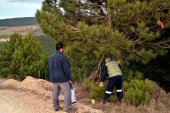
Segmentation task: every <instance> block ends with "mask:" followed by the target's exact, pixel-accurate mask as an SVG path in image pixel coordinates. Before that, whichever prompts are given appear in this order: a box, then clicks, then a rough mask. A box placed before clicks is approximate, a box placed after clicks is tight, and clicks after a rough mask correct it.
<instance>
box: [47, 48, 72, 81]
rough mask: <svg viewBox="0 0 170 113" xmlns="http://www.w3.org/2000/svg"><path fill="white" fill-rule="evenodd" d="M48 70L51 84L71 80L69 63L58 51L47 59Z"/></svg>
mask: <svg viewBox="0 0 170 113" xmlns="http://www.w3.org/2000/svg"><path fill="white" fill-rule="evenodd" d="M48 69H49V74H50V79H51V82H52V83H63V82H68V81H70V80H71V73H70V63H69V61H68V59H67V58H66V56H64V54H63V53H61V52H59V51H57V52H56V53H55V54H54V55H52V56H51V57H50V58H49V60H48Z"/></svg>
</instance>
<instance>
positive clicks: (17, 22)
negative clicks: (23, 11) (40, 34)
mask: <svg viewBox="0 0 170 113" xmlns="http://www.w3.org/2000/svg"><path fill="white" fill-rule="evenodd" d="M34 24H37V20H36V18H35V17H23V18H10V19H1V20H0V26H25V25H34Z"/></svg>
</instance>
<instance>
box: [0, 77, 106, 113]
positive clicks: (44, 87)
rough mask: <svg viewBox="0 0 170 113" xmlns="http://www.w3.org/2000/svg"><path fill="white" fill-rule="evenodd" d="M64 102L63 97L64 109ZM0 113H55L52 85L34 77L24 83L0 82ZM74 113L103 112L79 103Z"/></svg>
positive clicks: (11, 80)
mask: <svg viewBox="0 0 170 113" xmlns="http://www.w3.org/2000/svg"><path fill="white" fill-rule="evenodd" d="M63 101H64V100H63V96H62V95H61V96H60V102H61V106H62V107H63ZM0 113H54V111H53V108H52V99H51V83H49V82H47V81H45V80H42V79H35V78H32V77H27V78H26V79H25V80H23V81H22V82H18V81H16V80H13V79H8V80H0ZM55 113H56V112H55ZM57 113H63V112H62V111H59V112H57ZM73 113H103V112H102V111H101V110H97V109H93V108H92V107H90V106H87V105H83V104H81V103H79V102H77V103H76V104H74V108H73Z"/></svg>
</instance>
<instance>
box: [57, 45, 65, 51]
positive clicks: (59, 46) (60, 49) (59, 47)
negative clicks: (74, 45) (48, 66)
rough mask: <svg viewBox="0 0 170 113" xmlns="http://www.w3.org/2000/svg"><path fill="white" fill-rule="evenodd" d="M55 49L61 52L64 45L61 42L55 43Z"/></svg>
mask: <svg viewBox="0 0 170 113" xmlns="http://www.w3.org/2000/svg"><path fill="white" fill-rule="evenodd" d="M56 50H57V51H59V52H63V51H64V47H63V44H62V43H57V44H56Z"/></svg>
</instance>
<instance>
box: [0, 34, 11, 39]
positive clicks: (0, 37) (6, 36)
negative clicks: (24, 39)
mask: <svg viewBox="0 0 170 113" xmlns="http://www.w3.org/2000/svg"><path fill="white" fill-rule="evenodd" d="M9 36H10V35H0V39H2V38H9Z"/></svg>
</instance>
